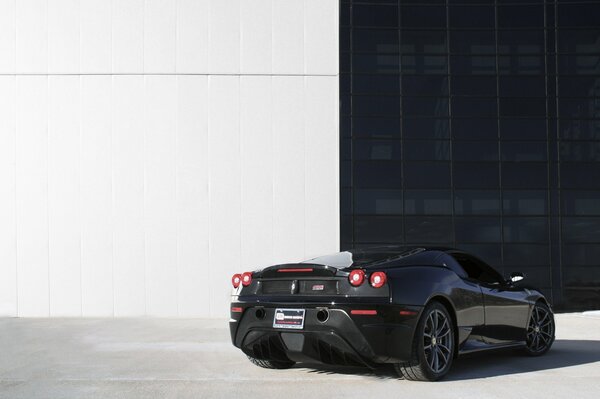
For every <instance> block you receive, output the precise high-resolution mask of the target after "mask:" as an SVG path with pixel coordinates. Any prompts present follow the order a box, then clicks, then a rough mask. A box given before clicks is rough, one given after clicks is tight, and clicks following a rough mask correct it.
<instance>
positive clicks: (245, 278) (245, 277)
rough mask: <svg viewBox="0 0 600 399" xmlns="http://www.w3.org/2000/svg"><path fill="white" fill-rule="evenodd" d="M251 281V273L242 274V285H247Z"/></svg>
mask: <svg viewBox="0 0 600 399" xmlns="http://www.w3.org/2000/svg"><path fill="white" fill-rule="evenodd" d="M251 282H252V273H250V272H246V273H244V274H242V285H243V286H244V287H247V286H249V285H250V283H251Z"/></svg>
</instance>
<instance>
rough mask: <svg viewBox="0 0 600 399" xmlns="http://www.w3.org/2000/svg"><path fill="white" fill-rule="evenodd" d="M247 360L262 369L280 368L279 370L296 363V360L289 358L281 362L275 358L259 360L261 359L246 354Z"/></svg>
mask: <svg viewBox="0 0 600 399" xmlns="http://www.w3.org/2000/svg"><path fill="white" fill-rule="evenodd" d="M246 356H248V355H246ZM248 360H250V362H252V363H253V364H255V365H257V366H258V367H262V368H264V369H280V370H282V369H289V368H290V367H292V366H293V365H294V364H296V362H292V361H291V360H290V361H289V362H282V361H276V360H261V359H256V358H254V357H252V356H248Z"/></svg>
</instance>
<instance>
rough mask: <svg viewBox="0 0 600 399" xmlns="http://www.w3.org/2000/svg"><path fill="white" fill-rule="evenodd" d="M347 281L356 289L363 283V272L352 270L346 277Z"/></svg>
mask: <svg viewBox="0 0 600 399" xmlns="http://www.w3.org/2000/svg"><path fill="white" fill-rule="evenodd" d="M348 280H349V281H350V284H352V285H353V286H355V287H358V286H359V285H361V284H362V283H363V281H365V272H363V271H362V270H360V269H356V270H352V271H351V272H350V275H349V276H348Z"/></svg>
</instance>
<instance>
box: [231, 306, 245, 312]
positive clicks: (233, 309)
mask: <svg viewBox="0 0 600 399" xmlns="http://www.w3.org/2000/svg"><path fill="white" fill-rule="evenodd" d="M243 310H244V309H242V308H240V307H237V306H232V307H231V313H242V311H243Z"/></svg>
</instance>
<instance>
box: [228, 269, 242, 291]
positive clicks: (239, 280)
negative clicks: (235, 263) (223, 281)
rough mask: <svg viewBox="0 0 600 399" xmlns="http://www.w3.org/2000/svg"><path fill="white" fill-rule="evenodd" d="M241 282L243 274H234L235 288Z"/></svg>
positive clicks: (232, 282) (232, 281) (233, 283)
mask: <svg viewBox="0 0 600 399" xmlns="http://www.w3.org/2000/svg"><path fill="white" fill-rule="evenodd" d="M241 282H242V275H241V274H239V273H236V274H234V275H233V277H232V278H231V284H232V285H233V288H237V287H239V286H240V283H241Z"/></svg>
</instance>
